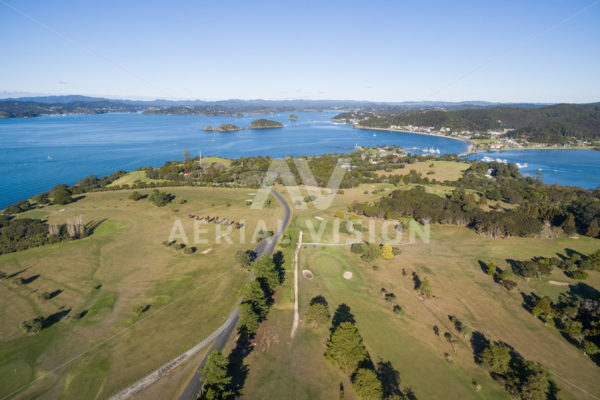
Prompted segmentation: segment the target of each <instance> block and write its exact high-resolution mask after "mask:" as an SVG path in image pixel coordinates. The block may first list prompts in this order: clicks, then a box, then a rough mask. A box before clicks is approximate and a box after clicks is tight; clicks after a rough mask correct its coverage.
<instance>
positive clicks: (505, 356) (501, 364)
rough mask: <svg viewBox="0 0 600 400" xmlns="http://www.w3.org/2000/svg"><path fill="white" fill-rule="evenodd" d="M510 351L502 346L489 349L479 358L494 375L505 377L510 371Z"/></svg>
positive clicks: (498, 345)
mask: <svg viewBox="0 0 600 400" xmlns="http://www.w3.org/2000/svg"><path fill="white" fill-rule="evenodd" d="M510 359H511V357H510V349H509V348H508V347H506V346H503V345H501V344H494V345H491V346H490V347H487V348H486V349H484V350H483V351H482V352H481V355H480V356H479V360H480V362H481V363H482V364H483V365H484V366H485V367H486V368H487V369H488V370H489V371H490V372H492V373H495V374H500V375H504V374H506V373H507V372H508V371H509V369H510Z"/></svg>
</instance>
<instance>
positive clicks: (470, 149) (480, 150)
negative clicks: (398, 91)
mask: <svg viewBox="0 0 600 400" xmlns="http://www.w3.org/2000/svg"><path fill="white" fill-rule="evenodd" d="M352 127H353V128H355V129H362V130H375V131H388V132H404V133H414V134H416V135H426V136H437V137H441V138H446V139H454V140H459V141H461V142H465V143H467V144H468V146H467V151H466V152H464V153H461V154H459V156H461V157H463V156H467V155H469V154H476V153H489V152H501V151H515V150H595V151H600V149H599V148H597V147H592V146H587V147H586V146H573V147H552V146H542V147H506V148H502V149H484V148H481V146H482V145H479V144H477V143H475V142H473V141H472V140H469V139H465V138H460V137H455V136H446V135H440V134H439V133H427V132H416V131H407V130H402V129H392V128H369V127H366V126H360V125H353V126H352ZM475 148H477V150H475Z"/></svg>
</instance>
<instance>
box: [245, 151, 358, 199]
mask: <svg viewBox="0 0 600 400" xmlns="http://www.w3.org/2000/svg"><path fill="white" fill-rule="evenodd" d="M349 161H350V160H348V159H342V158H340V159H338V161H337V163H336V166H335V167H334V169H333V172H332V174H331V176H330V177H329V181H328V182H327V186H326V188H325V190H324V191H325V192H326V193H325V194H324V193H323V191H322V188H320V187H318V186H317V181H316V180H315V177H314V175H313V173H312V172H311V170H310V168H309V167H308V162H307V161H306V159H304V158H294V165H295V166H296V168H297V169H298V174H299V175H300V179H301V180H302V183H303V184H304V187H305V188H306V191H307V192H308V197H309V198H310V199H311V201H312V203H313V205H314V206H315V208H317V209H318V210H326V209H328V208H329V207H330V206H331V203H332V202H333V199H334V197H335V194H336V193H337V191H338V189H339V187H340V185H341V183H342V180H343V179H344V175H345V174H346V170H345V169H343V168H342V167H341V166H342V165H344V164H346V165H347V164H349ZM278 178H279V179H280V180H281V182H282V183H283V185H284V186H285V188H286V190H287V191H288V194H289V195H290V198H291V199H292V204H293V205H294V207H296V208H298V209H301V210H305V209H307V208H308V206H307V203H306V202H305V201H304V197H303V196H302V193H301V192H300V188H299V187H298V183H297V182H296V178H295V177H294V174H293V173H292V171H291V170H290V167H289V166H288V163H287V161H286V160H273V162H272V163H271V165H269V170H268V171H267V173H266V175H265V177H264V179H263V186H262V187H261V188H260V190H259V191H258V192H257V193H256V197H255V198H254V201H253V202H252V207H251V208H252V209H262V208H264V206H265V203H266V201H267V198H268V197H269V194H270V193H271V192H270V188H271V187H272V186H273V185H274V184H275V181H276V180H277V179H278Z"/></svg>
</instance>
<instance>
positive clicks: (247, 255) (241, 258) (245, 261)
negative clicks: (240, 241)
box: [235, 250, 254, 267]
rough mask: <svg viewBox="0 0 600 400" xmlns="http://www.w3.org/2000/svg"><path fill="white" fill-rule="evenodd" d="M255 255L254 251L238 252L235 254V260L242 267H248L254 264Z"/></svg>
mask: <svg viewBox="0 0 600 400" xmlns="http://www.w3.org/2000/svg"><path fill="white" fill-rule="evenodd" d="M253 255H254V252H253V251H252V250H246V251H243V250H238V251H237V253H235V260H236V261H237V262H238V263H239V264H240V266H242V267H247V266H248V265H250V263H251V262H252V258H253Z"/></svg>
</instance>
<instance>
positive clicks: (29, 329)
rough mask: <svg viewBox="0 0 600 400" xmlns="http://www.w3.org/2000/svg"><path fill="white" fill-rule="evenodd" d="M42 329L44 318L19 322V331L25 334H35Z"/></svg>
mask: <svg viewBox="0 0 600 400" xmlns="http://www.w3.org/2000/svg"><path fill="white" fill-rule="evenodd" d="M43 328H44V317H36V318H33V319H29V320H27V321H23V322H21V329H23V331H25V333H32V334H36V333H39V332H40V331H41V330H42V329H43Z"/></svg>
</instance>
